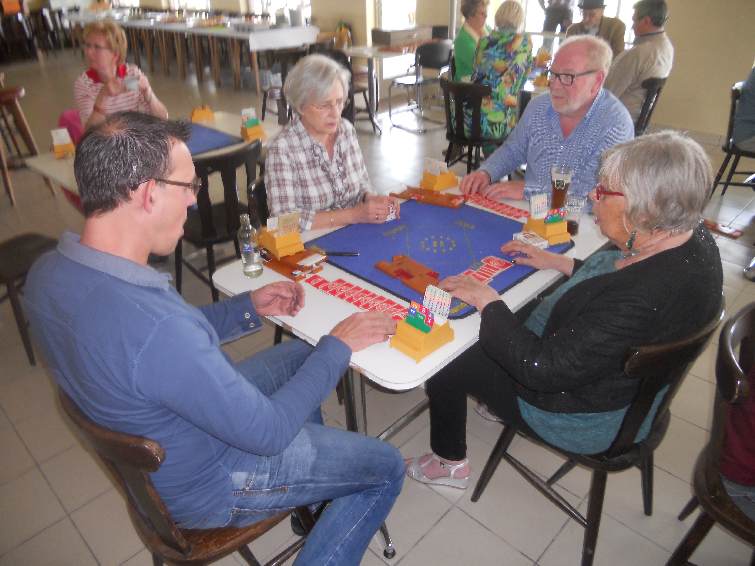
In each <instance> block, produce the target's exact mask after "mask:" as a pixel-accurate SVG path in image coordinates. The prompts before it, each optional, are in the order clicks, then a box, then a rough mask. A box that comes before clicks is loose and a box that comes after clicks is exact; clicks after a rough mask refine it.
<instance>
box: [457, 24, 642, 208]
mask: <svg viewBox="0 0 755 566" xmlns="http://www.w3.org/2000/svg"><path fill="white" fill-rule="evenodd" d="M611 57H612V55H611V48H610V47H609V46H608V44H607V43H606V42H605V41H604V40H602V39H600V38H597V37H592V36H588V35H580V36H575V37H572V38H568V39H567V40H566V41H564V42H563V43H562V44H561V48H560V49H559V50H558V52H557V53H556V56H555V58H554V60H553V64H552V65H551V68H550V72H549V79H550V94H548V95H546V94H543V95H541V96H538V97H536V98H534V99H533V100H532V101H531V102H530V103H529V104H528V105H527V109H526V110H525V112H524V115H523V116H522V119H521V120H520V121H519V123H518V124H517V125H516V128H514V131H513V132H511V134H510V135H509V137H508V138H507V139H506V143H504V144H503V145H502V146H501V147H499V148H498V149H497V150H496V151H495V152H494V153H493V154H492V155H491V156H490V157H488V158H487V159H486V160H485V162H484V163H483V164H482V166H481V167H480V169H479V170H478V171H475V172H474V173H472V174H470V175H467V176H466V177H464V179H462V181H461V190H462V191H463V192H464V194H474V193H480V194H482V195H483V196H485V197H487V198H490V199H493V200H498V199H501V198H511V199H522V198H529V196H530V194H531V193H533V192H540V191H543V190H546V189H547V190H548V191H550V183H551V172H550V168H551V166H552V165H564V166H566V167H569V168H570V169H571V170H572V172H573V175H572V180H571V186H570V188H569V194H570V195H578V196H584V197H586V196H587V194H588V193H589V192H590V191H591V190H592V189H593V188H594V187H595V183H596V182H597V173H598V165H599V163H600V156H601V154H602V153H603V151H604V150H606V149H608V148H609V147H613V146H614V145H616V144H617V143H620V142H623V141H627V140H629V139H632V138H633V137H634V125H633V124H632V119H631V118H630V116H629V112H627V109H626V108H625V107H624V105H623V104H622V103H621V102H619V100H618V99H617V98H616V97H615V96H614V95H613V94H611V93H610V92H608V91H606V90H604V89H603V81H604V80H605V78H606V74H607V73H608V69H609V67H610V66H611ZM525 163H526V164H527V172H526V174H525V176H524V180H513V181H504V182H497V181H498V180H499V179H501V178H502V177H503V176H505V175H509V174H511V173H513V172H514V171H515V170H516V169H517V168H518V167H520V166H521V165H523V164H525Z"/></svg>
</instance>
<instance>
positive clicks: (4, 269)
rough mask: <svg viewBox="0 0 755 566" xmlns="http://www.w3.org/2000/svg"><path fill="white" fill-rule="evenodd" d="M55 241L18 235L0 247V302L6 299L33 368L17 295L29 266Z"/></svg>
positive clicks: (31, 235) (31, 355) (38, 236)
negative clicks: (0, 289)
mask: <svg viewBox="0 0 755 566" xmlns="http://www.w3.org/2000/svg"><path fill="white" fill-rule="evenodd" d="M56 244H57V242H56V241H55V240H53V239H52V238H48V237H47V236H42V235H41V234H21V235H19V236H16V237H15V238H11V239H10V240H6V241H4V242H3V243H2V244H0V285H5V288H6V293H5V295H3V296H2V297H0V302H2V301H4V300H5V299H10V304H11V308H12V309H13V316H14V317H15V319H16V326H18V333H19V334H20V335H21V341H22V342H23V343H24V349H25V350H26V356H27V357H28V358H29V363H30V364H31V365H36V361H35V359H34V350H33V349H32V347H31V339H30V338H29V328H28V327H29V323H28V322H27V321H26V317H25V316H24V311H23V309H22V308H21V300H20V298H19V294H20V292H21V287H22V286H23V284H24V281H25V280H26V274H27V273H29V269H31V266H32V264H33V263H34V262H35V261H37V258H38V257H39V256H41V255H42V254H43V253H45V252H46V251H48V250H51V249H52V248H54V247H55V245H56Z"/></svg>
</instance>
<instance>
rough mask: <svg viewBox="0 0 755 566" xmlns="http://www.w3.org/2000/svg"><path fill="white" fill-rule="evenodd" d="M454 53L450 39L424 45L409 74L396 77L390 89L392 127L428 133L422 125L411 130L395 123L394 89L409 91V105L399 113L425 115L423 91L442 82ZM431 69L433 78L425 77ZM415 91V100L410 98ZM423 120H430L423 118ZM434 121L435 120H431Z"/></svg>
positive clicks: (417, 51)
mask: <svg viewBox="0 0 755 566" xmlns="http://www.w3.org/2000/svg"><path fill="white" fill-rule="evenodd" d="M452 53H453V43H452V42H451V40H450V39H447V40H439V41H433V42H431V43H423V44H422V45H420V46H419V47H417V50H416V51H415V53H414V64H413V65H412V66H411V67H409V71H410V73H409V74H406V75H404V76H401V77H396V78H395V79H393V80H392V81H391V84H390V86H389V87H388V118H389V119H390V121H391V125H392V126H394V127H396V128H401V129H402V130H406V131H408V132H413V133H417V134H421V133H424V132H426V131H427V128H425V127H424V125H420V126H419V127H418V128H411V127H408V126H404V125H402V124H397V123H395V122H394V121H393V114H394V111H393V106H392V100H393V87H394V86H399V87H403V88H405V89H406V91H407V99H408V100H407V105H406V106H405V107H404V108H402V109H400V110H399V112H407V111H411V112H419V114H420V116H422V115H423V109H422V89H423V88H424V87H425V86H427V85H431V84H434V83H438V82H440V76H441V75H442V74H443V73H445V72H447V71H448V69H449V65H450V62H451V54H452ZM425 69H431V70H433V71H435V73H434V74H433V76H432V77H426V76H424V75H423V70H425ZM411 91H414V100H413V101H412V100H411V98H410V97H409V93H410V92H411ZM423 120H428V119H427V118H424V117H423ZM429 121H431V122H432V121H434V120H429Z"/></svg>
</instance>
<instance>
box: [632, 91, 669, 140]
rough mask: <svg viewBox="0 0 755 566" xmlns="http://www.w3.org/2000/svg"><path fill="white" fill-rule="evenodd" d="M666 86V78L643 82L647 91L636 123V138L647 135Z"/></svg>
mask: <svg viewBox="0 0 755 566" xmlns="http://www.w3.org/2000/svg"><path fill="white" fill-rule="evenodd" d="M665 84H666V79H665V78H663V79H645V80H644V81H642V85H641V86H642V88H644V89H645V100H644V101H643V103H642V108H641V109H640V115H639V116H637V121H636V122H635V123H634V135H635V137H637V136H641V135H642V134H644V133H645V130H646V129H647V127H648V124H649V123H650V117H651V116H652V115H653V110H655V105H656V104H657V103H658V99H659V98H660V96H661V91H662V90H663V86H664V85H665Z"/></svg>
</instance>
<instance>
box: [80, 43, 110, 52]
mask: <svg viewBox="0 0 755 566" xmlns="http://www.w3.org/2000/svg"><path fill="white" fill-rule="evenodd" d="M84 49H91V50H93V51H96V52H97V53H99V52H100V51H110V48H109V47H108V46H107V45H97V44H96V43H84Z"/></svg>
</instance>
